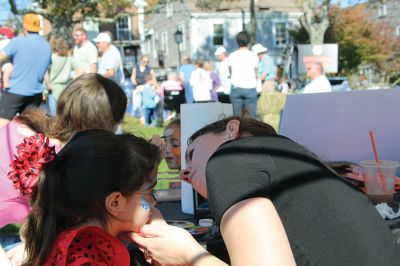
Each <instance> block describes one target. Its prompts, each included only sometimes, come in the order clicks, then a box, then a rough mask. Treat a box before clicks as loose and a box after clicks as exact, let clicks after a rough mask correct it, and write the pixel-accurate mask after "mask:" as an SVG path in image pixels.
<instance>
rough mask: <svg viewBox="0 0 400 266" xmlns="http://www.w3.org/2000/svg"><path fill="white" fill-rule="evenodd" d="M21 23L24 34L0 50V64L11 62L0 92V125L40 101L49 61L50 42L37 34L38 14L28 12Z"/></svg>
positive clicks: (38, 26)
mask: <svg viewBox="0 0 400 266" xmlns="http://www.w3.org/2000/svg"><path fill="white" fill-rule="evenodd" d="M22 23H23V30H24V36H18V37H15V38H13V39H12V40H11V41H10V43H9V44H8V45H7V46H6V47H5V48H4V50H3V51H1V52H0V64H1V63H2V62H5V61H6V60H10V61H11V63H12V64H13V70H12V73H11V77H10V83H9V87H8V88H4V89H3V90H2V91H1V97H0V127H1V126H3V125H5V124H6V123H8V122H9V121H10V120H11V119H12V118H13V117H14V116H15V115H16V114H17V113H22V111H24V110H25V109H26V108H30V107H38V106H39V105H40V104H41V102H42V92H43V78H44V75H45V73H46V71H47V69H48V67H49V65H50V63H51V48H50V45H49V43H48V42H47V41H46V40H45V39H44V38H43V37H41V36H40V35H39V31H40V19H39V16H38V15H36V14H33V13H28V14H26V15H24V17H23V19H22Z"/></svg>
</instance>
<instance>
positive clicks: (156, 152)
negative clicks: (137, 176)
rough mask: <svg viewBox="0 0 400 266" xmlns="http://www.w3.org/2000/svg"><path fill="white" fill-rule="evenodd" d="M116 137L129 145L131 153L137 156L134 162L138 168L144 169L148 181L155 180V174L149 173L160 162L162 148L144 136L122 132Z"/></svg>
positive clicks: (143, 172) (143, 173) (143, 174)
mask: <svg viewBox="0 0 400 266" xmlns="http://www.w3.org/2000/svg"><path fill="white" fill-rule="evenodd" d="M116 137H117V139H119V140H121V141H122V142H123V143H124V144H125V145H126V146H127V147H128V149H129V152H130V154H131V155H132V156H133V157H135V160H134V162H133V164H134V166H135V168H136V169H138V170H140V171H142V173H141V175H142V176H144V177H146V180H147V181H151V180H153V178H154V176H149V174H150V172H151V171H152V170H153V169H154V167H155V166H156V165H158V163H159V162H160V158H161V150H160V149H159V148H158V147H157V146H156V145H154V144H152V143H150V142H149V141H147V140H146V139H144V138H142V137H138V136H135V135H130V134H121V135H117V136H116Z"/></svg>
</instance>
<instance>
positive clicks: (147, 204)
mask: <svg viewBox="0 0 400 266" xmlns="http://www.w3.org/2000/svg"><path fill="white" fill-rule="evenodd" d="M151 186H152V184H150V183H147V184H145V185H144V188H143V191H146V190H148V189H149V188H151ZM145 195H146V194H145V193H142V195H141V196H140V207H142V208H143V210H145V211H150V209H151V203H150V202H148V201H147V200H145V198H144V196H145Z"/></svg>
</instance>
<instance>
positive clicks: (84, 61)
mask: <svg viewBox="0 0 400 266" xmlns="http://www.w3.org/2000/svg"><path fill="white" fill-rule="evenodd" d="M72 37H73V40H74V43H75V46H74V51H73V59H74V62H75V66H76V69H75V74H74V76H75V78H77V77H78V76H80V75H82V74H85V73H96V72H97V57H98V52H97V49H96V46H95V45H94V44H93V43H92V42H91V41H89V40H88V39H87V32H86V30H85V29H84V28H80V27H77V28H75V29H74V31H73V34H72Z"/></svg>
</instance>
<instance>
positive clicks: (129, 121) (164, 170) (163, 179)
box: [122, 115, 178, 190]
mask: <svg viewBox="0 0 400 266" xmlns="http://www.w3.org/2000/svg"><path fill="white" fill-rule="evenodd" d="M122 131H123V132H124V133H129V134H134V135H136V136H140V137H144V138H145V139H151V137H152V136H153V135H160V136H162V135H164V127H153V126H145V125H143V124H142V123H141V122H140V120H139V119H137V118H135V117H132V116H130V115H125V117H124V121H123V123H122ZM158 173H159V174H158V178H157V186H156V187H155V190H166V189H168V188H169V184H170V183H171V182H176V181H178V177H177V176H178V174H177V172H175V173H174V171H171V170H169V169H168V166H167V164H166V163H165V161H164V160H163V161H162V162H161V164H160V165H159V167H158Z"/></svg>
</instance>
